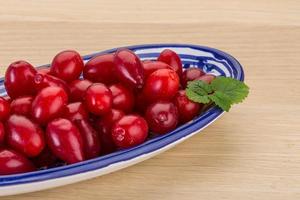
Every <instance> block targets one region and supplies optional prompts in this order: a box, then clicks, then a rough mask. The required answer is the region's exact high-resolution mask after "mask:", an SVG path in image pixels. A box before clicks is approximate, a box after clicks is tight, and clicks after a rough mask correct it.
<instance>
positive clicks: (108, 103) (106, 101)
mask: <svg viewBox="0 0 300 200" xmlns="http://www.w3.org/2000/svg"><path fill="white" fill-rule="evenodd" d="M85 105H86V108H87V109H88V110H89V111H90V112H91V113H93V114H95V115H104V114H106V113H108V112H109V111H110V109H111V107H112V94H111V91H110V90H109V89H108V88H107V87H106V86H105V85H104V84H102V83H94V84H93V85H91V86H90V87H89V88H88V89H87V91H86V94H85Z"/></svg>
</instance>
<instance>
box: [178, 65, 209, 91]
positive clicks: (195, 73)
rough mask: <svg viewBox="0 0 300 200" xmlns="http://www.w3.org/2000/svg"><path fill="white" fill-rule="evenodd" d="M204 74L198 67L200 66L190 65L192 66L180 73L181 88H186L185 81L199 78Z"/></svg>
mask: <svg viewBox="0 0 300 200" xmlns="http://www.w3.org/2000/svg"><path fill="white" fill-rule="evenodd" d="M204 74H205V72H204V71H202V69H200V68H196V67H192V68H188V69H186V70H185V71H183V73H182V77H181V86H182V87H183V88H186V86H187V83H188V82H189V81H193V80H195V79H196V78H199V77H200V76H203V75H204Z"/></svg>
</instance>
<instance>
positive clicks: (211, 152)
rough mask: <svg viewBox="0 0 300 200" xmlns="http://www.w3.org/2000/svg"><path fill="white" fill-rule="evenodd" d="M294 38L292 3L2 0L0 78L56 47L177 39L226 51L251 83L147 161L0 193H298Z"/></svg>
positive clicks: (296, 21) (35, 197) (297, 49)
mask: <svg viewBox="0 0 300 200" xmlns="http://www.w3.org/2000/svg"><path fill="white" fill-rule="evenodd" d="M299 41H300V2H299V1H283V0H282V1H279V0H275V1H272V0H261V1H258V0H253V1H238V0H236V1H235V0H228V1H224V2H220V1H212V0H211V1H197V0H193V1H178V0H173V1H158V0H152V1H147V2H146V1H137V0H132V1H126V2H125V1H124V2H123V1H96V0H92V1H74V0H72V1H63V2H62V1H58V0H54V1H53V0H52V1H50V0H44V1H37V0H28V1H20V0H10V1H1V6H0V66H1V72H2V74H3V72H4V70H5V68H6V67H7V65H8V64H9V63H10V62H12V61H14V60H18V59H26V60H28V61H29V62H31V63H33V64H34V65H40V64H46V63H49V62H50V60H51V58H52V57H53V55H55V53H57V52H58V51H60V50H62V49H77V50H78V51H80V52H81V53H82V54H87V53H92V52H95V51H99V50H103V49H107V48H111V47H116V46H124V45H130V44H143V43H168V42H174V43H175V42H176V43H192V44H201V45H206V46H211V47H215V48H219V49H222V50H224V51H227V52H229V53H230V54H232V55H234V56H235V57H236V58H237V59H238V60H239V61H240V62H241V64H242V65H243V66H244V69H245V74H246V82H247V84H248V85H249V86H250V88H251V92H250V96H249V98H248V99H247V100H246V101H245V102H244V103H243V104H240V105H237V106H234V108H233V109H232V111H231V112H230V113H227V114H225V115H224V116H223V117H222V118H221V119H219V120H218V121H216V123H214V124H212V125H211V126H209V127H208V128H207V129H205V130H204V131H203V132H202V134H198V135H196V136H194V137H193V138H191V139H189V140H188V141H186V142H184V143H183V144H180V145H178V146H176V147H175V148H174V149H172V150H170V151H168V152H166V153H163V154H161V155H159V156H157V157H155V158H153V159H150V160H148V161H145V162H143V163H140V164H138V165H135V166H133V167H130V168H127V169H124V170H121V171H118V172H116V173H113V174H109V175H106V176H102V177H99V178H95V179H92V180H90V181H84V182H81V183H77V184H73V185H69V186H64V187H60V188H56V189H52V190H47V191H42V192H35V193H30V194H24V195H18V196H12V197H5V198H3V199H7V200H9V199H11V200H12V199H16V200H29V199H30V200H39V199H43V200H51V199H65V200H67V199H70V200H74V199H76V200H77V199H79V200H81V199H84V200H87V199H206V200H210V199H212V200H217V199H243V200H245V199H247V200H248V199H249V200H250V199H263V200H265V199H272V200H276V199H278V200H279V199H289V200H294V199H295V200H296V199H300V157H299V155H300V123H299V121H300V114H299V113H300V103H299V102H300V67H299V63H300V57H299V55H300V42H299Z"/></svg>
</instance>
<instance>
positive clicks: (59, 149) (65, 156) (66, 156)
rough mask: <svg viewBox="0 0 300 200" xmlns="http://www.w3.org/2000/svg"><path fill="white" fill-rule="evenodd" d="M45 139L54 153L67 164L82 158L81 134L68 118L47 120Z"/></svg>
mask: <svg viewBox="0 0 300 200" xmlns="http://www.w3.org/2000/svg"><path fill="white" fill-rule="evenodd" d="M46 139H47V144H48V146H49V148H50V149H51V151H52V152H53V153H54V155H55V156H57V157H58V158H60V159H61V160H63V161H65V162H67V163H68V164H72V163H76V162H80V161H83V160H84V152H83V141H82V137H81V134H80V132H79V130H78V129H77V127H76V126H75V125H74V124H73V123H72V122H71V121H70V120H67V119H63V118H58V119H55V120H53V121H51V122H49V123H48V125H47V130H46Z"/></svg>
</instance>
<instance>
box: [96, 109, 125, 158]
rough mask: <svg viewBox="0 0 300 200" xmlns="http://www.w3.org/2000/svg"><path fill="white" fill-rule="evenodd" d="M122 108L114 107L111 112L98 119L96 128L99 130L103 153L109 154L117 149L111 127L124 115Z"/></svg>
mask: <svg viewBox="0 0 300 200" xmlns="http://www.w3.org/2000/svg"><path fill="white" fill-rule="evenodd" d="M124 115H125V114H124V112H123V111H121V110H116V109H112V110H111V111H110V112H109V113H107V114H106V115H104V116H103V117H101V118H100V119H98V120H97V121H96V124H95V126H96V128H97V130H98V131H99V136H100V141H101V152H102V154H108V153H111V152H114V151H115V150H116V145H115V143H114V141H113V139H112V136H111V128H112V126H113V125H114V123H115V122H116V121H118V120H119V119H121V118H122V117H123V116H124Z"/></svg>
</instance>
